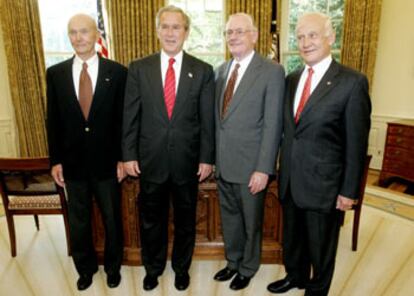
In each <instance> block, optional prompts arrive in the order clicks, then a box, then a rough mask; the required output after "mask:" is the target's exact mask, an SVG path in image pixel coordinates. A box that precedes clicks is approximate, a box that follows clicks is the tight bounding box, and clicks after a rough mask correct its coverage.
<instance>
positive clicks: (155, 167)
mask: <svg viewBox="0 0 414 296" xmlns="http://www.w3.org/2000/svg"><path fill="white" fill-rule="evenodd" d="M156 20H157V24H156V26H157V35H158V39H159V40H160V43H161V48H162V49H161V52H160V53H156V54H153V55H150V56H148V57H145V58H143V59H140V60H137V61H134V62H132V63H131V65H130V68H129V73H128V79H127V86H126V94H125V107H124V125H123V127H124V130H123V158H124V161H125V168H126V171H127V173H128V174H129V175H132V176H138V175H140V183H141V185H140V196H139V210H140V222H141V246H142V262H143V264H144V266H145V270H146V276H145V278H144V282H143V286H144V289H145V290H152V289H154V288H155V287H156V286H157V285H158V276H160V275H161V274H162V273H163V271H164V268H165V264H166V261H167V251H168V212H169V205H170V195H171V197H172V204H173V208H174V245H173V251H172V268H173V270H174V272H175V274H176V276H175V282H174V284H175V287H176V289H177V290H185V289H187V287H188V285H189V283H190V276H189V274H188V270H189V268H190V264H191V258H192V255H193V250H194V245H195V223H196V204H197V191H198V182H201V181H203V180H204V179H205V178H207V177H208V176H209V175H210V174H211V171H212V164H213V161H214V72H213V69H212V67H211V66H210V65H208V64H206V63H204V62H202V61H200V60H198V59H196V58H195V57H192V56H190V55H188V54H187V53H185V52H184V51H183V44H184V41H185V40H186V39H187V37H188V34H189V27H190V19H189V17H188V16H187V15H186V14H185V13H184V12H183V11H182V10H181V9H180V8H177V7H175V6H167V7H164V8H161V9H160V11H159V12H158V14H157V18H156Z"/></svg>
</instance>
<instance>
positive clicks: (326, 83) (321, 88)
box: [299, 60, 339, 124]
mask: <svg viewBox="0 0 414 296" xmlns="http://www.w3.org/2000/svg"><path fill="white" fill-rule="evenodd" d="M338 71H339V67H338V64H337V63H336V62H335V60H332V63H331V65H330V66H329V68H328V70H327V71H326V73H325V75H324V76H323V77H322V79H321V81H320V82H319V84H318V85H317V86H316V88H315V90H314V91H313V92H312V94H311V95H310V97H309V100H308V102H307V103H306V105H305V107H304V108H303V111H302V114H301V115H300V117H301V120H302V119H303V118H306V114H308V113H309V112H310V111H311V110H312V108H313V107H314V106H315V105H316V104H318V103H319V102H320V101H321V100H322V99H323V98H324V97H325V95H326V94H327V93H328V92H329V91H330V90H331V89H332V88H333V87H335V85H336V84H337V83H338V79H335V77H336V75H337V74H338ZM301 120H299V124H300V121H301Z"/></svg>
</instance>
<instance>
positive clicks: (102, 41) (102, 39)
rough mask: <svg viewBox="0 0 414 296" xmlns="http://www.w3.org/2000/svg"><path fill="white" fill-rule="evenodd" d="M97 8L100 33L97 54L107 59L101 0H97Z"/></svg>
mask: <svg viewBox="0 0 414 296" xmlns="http://www.w3.org/2000/svg"><path fill="white" fill-rule="evenodd" d="M97 7H98V30H99V32H100V33H101V36H100V37H99V39H98V53H99V54H100V55H101V56H103V57H105V58H108V43H107V42H106V33H105V26H104V20H103V12H102V0H97Z"/></svg>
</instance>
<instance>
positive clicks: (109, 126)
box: [46, 14, 127, 290]
mask: <svg viewBox="0 0 414 296" xmlns="http://www.w3.org/2000/svg"><path fill="white" fill-rule="evenodd" d="M68 33H69V39H70V42H71V44H72V46H73V48H74V50H75V53H76V54H75V56H74V57H73V58H71V59H69V60H66V61H64V62H62V63H59V64H57V65H54V66H52V67H50V68H49V69H48V70H47V74H46V78H47V100H48V102H47V133H48V142H49V154H50V162H51V165H52V176H53V178H54V180H55V181H56V183H58V184H59V185H60V186H65V188H66V191H67V195H68V211H69V228H70V242H71V249H72V257H73V260H74V263H75V267H76V270H77V271H78V273H79V279H78V282H77V287H78V290H85V289H87V288H88V287H89V286H90V285H91V284H92V277H93V274H94V273H95V272H97V270H98V264H97V259H96V254H95V250H94V246H93V241H92V227H91V209H92V196H93V197H94V198H95V200H96V202H97V204H98V206H99V208H100V211H101V215H102V218H103V224H104V227H105V261H104V268H105V272H106V273H107V285H108V286H109V287H111V288H114V287H116V286H118V285H119V283H120V281H121V274H120V272H119V271H120V268H121V263H122V256H123V241H122V220H121V209H120V191H119V184H118V182H120V181H121V180H122V179H123V177H124V172H123V165H122V162H121V125H122V106H123V98H124V89H125V81H126V76H127V69H126V68H125V67H124V66H122V65H120V64H118V63H116V62H113V61H111V60H107V59H104V58H102V57H100V56H98V55H97V53H96V52H95V43H96V41H97V40H98V37H99V33H98V30H97V27H96V23H95V20H94V19H93V18H91V17H90V16H88V15H84V14H77V15H75V16H73V17H72V18H71V19H70V21H69V24H68Z"/></svg>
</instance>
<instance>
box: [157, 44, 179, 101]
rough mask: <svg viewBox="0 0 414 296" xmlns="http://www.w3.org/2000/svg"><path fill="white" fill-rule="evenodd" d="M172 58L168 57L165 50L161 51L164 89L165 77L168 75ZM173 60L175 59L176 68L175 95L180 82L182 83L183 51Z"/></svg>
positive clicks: (174, 65) (174, 66)
mask: <svg viewBox="0 0 414 296" xmlns="http://www.w3.org/2000/svg"><path fill="white" fill-rule="evenodd" d="M170 58H171V57H170V56H169V55H167V54H166V53H165V51H164V50H161V76H162V86H163V87H164V84H165V76H166V75H167V70H168V64H169V60H170ZM173 59H175V63H174V64H173V68H174V74H175V93H177V90H178V82H179V81H180V74H181V66H182V64H183V51H182V50H181V51H180V52H179V53H177V55H176V56H174V57H173Z"/></svg>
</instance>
